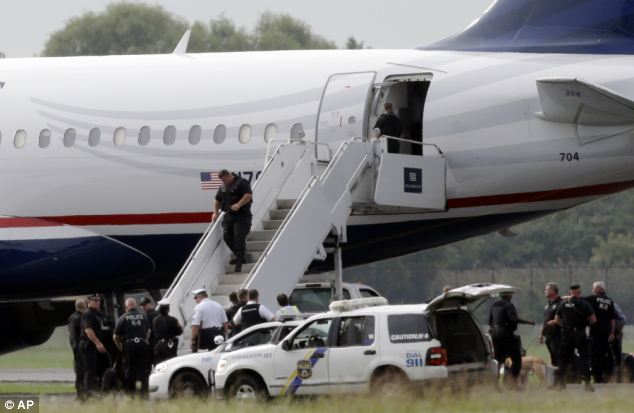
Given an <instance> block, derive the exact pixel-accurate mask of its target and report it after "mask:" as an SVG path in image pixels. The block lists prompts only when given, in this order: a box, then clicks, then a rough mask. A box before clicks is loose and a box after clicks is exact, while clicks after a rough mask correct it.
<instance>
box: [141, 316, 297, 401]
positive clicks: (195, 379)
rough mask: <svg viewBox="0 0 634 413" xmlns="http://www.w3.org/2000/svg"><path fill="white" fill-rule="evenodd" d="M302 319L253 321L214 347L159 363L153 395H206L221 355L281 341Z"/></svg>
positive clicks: (152, 380) (160, 396) (151, 384)
mask: <svg viewBox="0 0 634 413" xmlns="http://www.w3.org/2000/svg"><path fill="white" fill-rule="evenodd" d="M302 322H303V320H297V321H294V320H293V321H286V322H279V321H273V322H270V323H262V324H257V325H254V326H252V327H250V328H248V329H246V330H244V331H242V332H241V333H239V334H237V335H235V336H234V337H231V338H230V339H229V340H227V341H226V342H224V343H222V344H220V345H219V346H218V347H216V348H215V349H214V350H212V351H204V352H198V353H191V354H186V355H183V356H179V357H174V358H172V359H169V360H166V361H164V362H163V363H159V364H157V365H156V367H155V369H154V373H152V375H151V376H150V397H151V398H152V399H167V398H170V397H178V396H184V395H191V396H199V397H203V396H206V395H207V394H208V393H209V388H210V384H211V379H212V372H213V371H214V370H215V369H216V364H217V363H218V360H219V359H220V357H221V356H222V355H224V354H228V353H230V352H233V351H236V350H239V349H243V348H247V347H252V346H257V345H260V344H265V343H271V342H273V343H278V342H279V341H280V340H281V339H283V338H284V337H286V335H287V334H288V333H289V332H291V331H292V330H293V329H295V327H297V326H298V325H300V324H301V323H302Z"/></svg>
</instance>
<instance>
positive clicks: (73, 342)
mask: <svg viewBox="0 0 634 413" xmlns="http://www.w3.org/2000/svg"><path fill="white" fill-rule="evenodd" d="M85 312H86V300H84V299H83V298H80V299H78V300H77V301H75V312H74V313H73V314H71V316H70V317H68V338H69V341H70V348H71V349H72V350H73V369H74V370H75V390H76V391H77V398H79V399H81V398H82V397H83V394H84V368H83V367H82V360H81V353H80V351H79V339H80V337H81V316H82V315H83V314H84V313H85Z"/></svg>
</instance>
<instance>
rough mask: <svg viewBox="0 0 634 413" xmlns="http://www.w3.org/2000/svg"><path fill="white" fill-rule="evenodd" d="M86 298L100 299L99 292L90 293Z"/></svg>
mask: <svg viewBox="0 0 634 413" xmlns="http://www.w3.org/2000/svg"><path fill="white" fill-rule="evenodd" d="M86 299H87V300H93V301H94V300H101V297H100V296H99V294H97V293H93V294H90V295H89V296H88V297H86Z"/></svg>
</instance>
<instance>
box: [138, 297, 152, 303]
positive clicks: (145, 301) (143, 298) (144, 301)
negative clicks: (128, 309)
mask: <svg viewBox="0 0 634 413" xmlns="http://www.w3.org/2000/svg"><path fill="white" fill-rule="evenodd" d="M146 304H152V301H151V300H150V299H149V298H147V297H141V301H139V305H146Z"/></svg>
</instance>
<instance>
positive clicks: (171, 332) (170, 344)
mask: <svg viewBox="0 0 634 413" xmlns="http://www.w3.org/2000/svg"><path fill="white" fill-rule="evenodd" d="M158 305H159V315H158V316H156V318H155V319H154V324H153V326H152V335H153V336H154V339H155V340H156V344H155V345H154V362H155V363H156V364H158V363H160V362H162V361H165V360H169V359H171V358H172V357H176V352H177V350H178V336H180V335H181V334H183V327H182V326H181V325H180V323H179V322H178V320H177V319H176V317H172V316H171V315H169V311H170V303H169V301H159V302H158Z"/></svg>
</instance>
